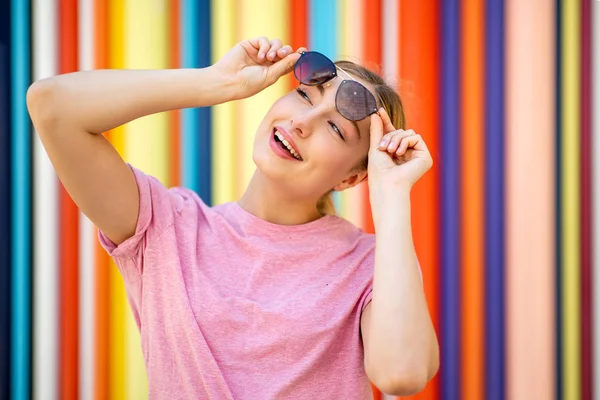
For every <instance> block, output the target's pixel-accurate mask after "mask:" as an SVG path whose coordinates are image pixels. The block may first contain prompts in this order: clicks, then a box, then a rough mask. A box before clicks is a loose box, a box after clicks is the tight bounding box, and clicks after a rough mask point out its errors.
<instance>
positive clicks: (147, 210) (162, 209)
mask: <svg viewBox="0 0 600 400" xmlns="http://www.w3.org/2000/svg"><path fill="white" fill-rule="evenodd" d="M129 167H130V168H131V170H132V171H133V174H134V176H135V181H136V184H137V187H138V192H139V197H140V207H139V213H138V219H137V223H136V227H135V233H134V235H133V236H131V237H130V238H128V239H127V240H125V241H124V242H122V243H121V244H119V245H118V246H117V245H116V244H115V243H113V242H112V241H111V240H110V239H109V238H108V237H107V236H106V235H105V234H104V232H102V231H100V230H98V238H99V240H100V243H101V244H102V247H104V249H105V250H106V251H107V252H108V254H109V255H110V256H111V257H113V258H114V260H115V262H116V264H117V266H118V267H119V269H120V270H121V273H122V274H123V276H124V278H125V279H126V280H135V279H136V278H139V277H140V276H141V273H142V269H143V254H144V250H145V249H146V247H147V246H148V244H149V243H151V242H152V241H153V240H154V239H156V238H158V237H159V236H160V235H161V234H162V233H163V232H164V231H165V230H166V229H167V228H169V227H170V226H171V225H172V224H173V221H174V216H173V214H174V203H175V202H176V201H177V199H176V195H175V194H174V193H173V191H172V190H169V189H167V188H166V187H165V186H164V185H163V184H162V183H160V181H159V180H158V179H156V178H154V177H152V176H150V175H146V174H145V173H143V172H142V171H140V170H139V169H137V168H135V167H133V166H131V165H129Z"/></svg>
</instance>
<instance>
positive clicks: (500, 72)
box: [483, 0, 552, 400]
mask: <svg viewBox="0 0 600 400" xmlns="http://www.w3.org/2000/svg"><path fill="white" fill-rule="evenodd" d="M485 18H486V21H485V40H486V42H485V60H484V65H485V110H484V112H485V132H486V136H485V157H484V160H485V161H484V164H483V166H484V170H485V178H484V181H485V223H486V226H485V260H484V262H485V266H486V270H485V280H486V281H485V301H484V303H485V327H484V331H485V336H486V340H485V362H486V363H485V366H486V368H485V376H484V377H483V379H484V382H485V396H484V398H486V399H488V400H503V399H504V392H505V368H504V365H505V363H504V351H505V339H504V332H505V326H504V287H505V285H504V279H505V277H504V259H505V255H504V254H505V253H504V215H505V206H504V192H505V191H504V137H505V133H504V124H505V122H504V121H505V119H504V117H505V116H504V35H505V27H504V0H490V1H488V2H486V9H485ZM551 229H552V227H551Z"/></svg>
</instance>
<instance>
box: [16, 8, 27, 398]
mask: <svg viewBox="0 0 600 400" xmlns="http://www.w3.org/2000/svg"><path fill="white" fill-rule="evenodd" d="M11 22H12V24H11V50H12V53H11V76H12V84H13V88H12V89H13V90H12V96H11V100H12V122H13V124H12V156H13V159H12V171H11V172H12V174H11V178H12V183H11V194H12V199H11V200H12V206H13V209H12V224H11V232H12V289H13V297H12V320H11V331H12V335H11V340H12V346H11V386H12V390H11V391H12V399H15V400H17V399H19V400H21V399H29V398H30V381H31V376H30V372H29V371H30V369H31V368H30V367H31V366H30V358H31V345H30V343H31V284H30V283H31V231H30V226H31V129H30V122H29V117H28V114H27V108H26V103H25V94H26V92H27V87H28V86H29V83H30V79H31V76H30V69H31V59H30V51H31V49H30V4H29V0H12V2H11Z"/></svg>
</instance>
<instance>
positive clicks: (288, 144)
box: [275, 132, 300, 160]
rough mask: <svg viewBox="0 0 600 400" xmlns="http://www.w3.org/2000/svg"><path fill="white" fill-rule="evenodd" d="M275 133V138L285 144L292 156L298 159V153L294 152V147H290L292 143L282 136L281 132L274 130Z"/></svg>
mask: <svg viewBox="0 0 600 400" xmlns="http://www.w3.org/2000/svg"><path fill="white" fill-rule="evenodd" d="M275 135H277V138H278V139H279V140H280V141H281V142H282V143H283V144H284V145H285V147H286V148H287V149H288V150H289V152H290V153H292V155H293V156H294V157H296V159H298V160H299V159H300V155H299V154H298V153H296V150H294V148H293V147H292V145H291V144H290V143H289V142H288V141H287V140H285V139H284V138H283V136H282V135H281V133H279V132H275Z"/></svg>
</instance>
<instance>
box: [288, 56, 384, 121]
mask: <svg viewBox="0 0 600 400" xmlns="http://www.w3.org/2000/svg"><path fill="white" fill-rule="evenodd" d="M311 53H312V54H316V55H319V56H321V57H323V58H325V59H326V60H327V61H329V63H330V64H331V65H332V66H333V71H332V74H331V76H330V77H327V78H325V80H324V81H323V82H318V83H312V84H311V83H306V82H303V81H302V80H300V78H299V77H298V75H297V74H296V68H297V66H298V65H299V64H298V63H299V62H300V60H301V59H302V57H304V56H305V55H308V54H311ZM300 54H301V56H300V58H299V59H298V61H296V65H294V76H295V77H296V80H297V81H298V82H300V83H302V84H304V85H306V86H319V85H322V86H323V87H328V86H330V85H331V83H332V81H333V80H334V79H335V78H336V77H339V78H340V79H342V82H341V83H340V86H339V87H338V90H337V91H336V94H335V108H336V109H337V111H338V112H339V113H340V115H342V116H343V117H344V118H346V119H348V120H349V121H361V120H363V119H365V118H367V117H368V116H369V115H371V114H375V113H376V112H377V110H378V108H377V99H375V96H374V95H373V93H371V91H370V90H369V89H367V88H366V87H365V85H363V84H362V83H360V82H358V81H357V80H356V79H354V78H353V77H352V75H350V74H349V73H348V72H346V71H345V70H344V69H343V68H341V67H340V66H338V65H336V64H335V63H334V62H333V61H331V59H330V58H329V57H327V56H326V55H324V54H322V53H319V52H318V51H303V52H302V53H300ZM338 69H339V70H340V71H342V72H343V73H344V74H346V75H347V76H348V77H349V78H350V79H349V80H348V79H344V78H342V77H341V76H340V75H339V74H338V72H337V70H338ZM350 81H352V82H355V83H356V84H358V85H360V86H361V87H362V88H363V89H364V90H365V92H366V93H367V96H369V97H370V100H372V102H373V104H374V107H373V108H372V109H369V110H367V114H366V115H365V116H364V117H362V118H360V119H352V118H348V117H347V116H345V115H344V113H342V112H341V110H340V109H339V107H338V105H337V101H338V94H339V90H340V88H341V87H342V86H343V85H344V83H345V82H350Z"/></svg>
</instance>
